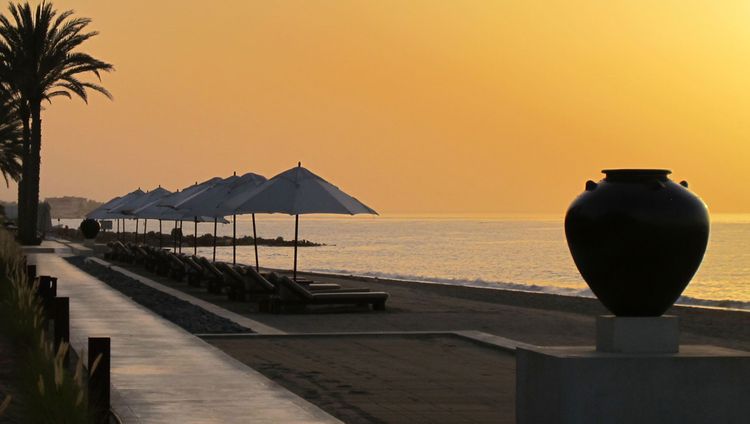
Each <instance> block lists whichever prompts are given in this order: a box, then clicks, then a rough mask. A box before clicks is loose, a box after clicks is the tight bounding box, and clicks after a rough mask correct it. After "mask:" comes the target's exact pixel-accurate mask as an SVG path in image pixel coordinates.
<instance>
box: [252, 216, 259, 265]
mask: <svg viewBox="0 0 750 424" xmlns="http://www.w3.org/2000/svg"><path fill="white" fill-rule="evenodd" d="M253 245H255V270H256V271H258V272H260V266H259V265H258V236H257V235H256V234H255V214H253Z"/></svg>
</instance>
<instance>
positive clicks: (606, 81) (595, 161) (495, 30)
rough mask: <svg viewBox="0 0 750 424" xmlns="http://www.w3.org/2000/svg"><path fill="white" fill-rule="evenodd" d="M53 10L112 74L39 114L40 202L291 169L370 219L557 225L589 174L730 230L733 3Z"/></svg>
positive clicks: (745, 76) (743, 191)
mask: <svg viewBox="0 0 750 424" xmlns="http://www.w3.org/2000/svg"><path fill="white" fill-rule="evenodd" d="M54 4H55V5H56V6H57V7H58V8H60V9H63V8H64V9H67V8H73V9H75V10H76V11H77V12H78V14H79V15H81V16H87V17H91V18H93V19H94V24H93V28H94V29H97V30H99V31H100V32H101V35H100V36H98V37H96V38H95V39H94V40H92V41H90V42H89V44H88V46H87V47H86V49H85V50H87V51H88V52H90V53H92V54H94V55H95V56H97V57H99V58H101V59H104V60H107V61H110V62H111V63H113V64H114V65H115V66H116V68H117V71H116V72H115V73H113V74H111V75H107V76H105V77H104V84H105V85H106V86H107V87H108V88H109V89H110V90H111V91H112V92H113V94H114V96H115V101H114V102H109V101H107V100H106V99H104V98H103V97H101V96H97V97H95V98H94V99H92V101H91V102H90V104H89V106H86V105H84V104H83V102H81V101H68V100H65V99H60V98H58V99H56V100H55V103H54V104H53V105H52V106H49V107H47V109H46V110H45V112H44V115H43V119H44V126H43V145H42V162H43V164H42V166H43V170H42V197H46V196H60V195H79V196H85V197H89V198H94V199H97V200H106V199H108V198H110V197H113V196H115V195H118V194H121V193H124V192H127V191H130V190H133V189H135V188H137V187H139V186H140V187H142V188H144V189H147V188H153V187H155V186H156V185H158V184H161V185H162V186H164V187H166V188H168V189H176V188H180V187H183V186H186V185H188V184H190V183H192V182H194V181H196V180H198V181H200V180H204V179H207V178H209V177H212V176H215V175H220V176H227V175H230V174H231V173H232V171H238V173H241V172H246V171H251V170H252V171H254V172H257V173H260V174H263V175H265V176H267V177H271V176H273V175H275V174H276V173H278V172H280V171H282V170H285V169H287V168H289V167H291V166H294V165H295V164H296V162H297V161H298V160H301V161H302V163H303V164H304V165H306V166H307V167H308V168H310V169H311V170H312V171H313V172H316V173H318V174H319V175H321V176H322V177H324V178H326V179H328V180H329V181H331V182H333V183H334V184H337V185H338V186H339V187H341V188H342V189H344V190H345V191H347V192H349V193H350V194H353V195H354V196H357V197H358V198H360V199H361V200H363V201H364V202H365V203H367V204H368V205H370V206H372V207H373V208H375V209H377V210H378V211H380V212H381V213H391V212H547V213H562V212H564V210H565V209H566V208H567V206H568V204H569V203H570V201H571V200H572V198H573V197H574V196H575V195H577V194H578V193H579V192H581V191H582V190H583V186H584V182H585V180H586V179H589V178H591V179H599V178H600V174H599V170H600V169H603V168H611V167H666V168H670V169H673V170H674V179H676V180H680V179H687V180H688V181H689V182H690V186H691V188H692V189H694V190H695V191H696V192H697V193H698V194H699V195H700V196H701V197H702V198H703V199H704V200H705V201H706V203H707V204H708V205H709V207H710V208H711V210H712V211H714V212H748V211H750V195H748V194H747V193H748V191H747V188H748V187H750V166H749V165H750V124H749V123H748V122H749V121H748V112H750V24H749V23H750V3H747V2H744V1H722V2H706V1H665V0H662V1H658V2H653V1H632V0H628V1H625V0H622V1H607V2H601V1H593V0H591V1H571V0H564V1H544V2H526V1H515V2H511V1H444V2H443V1H433V0H425V1H400V0H398V1H383V0H372V1H356V2H352V1H344V0H341V1H278V2H272V1H240V0H237V1H220V2H206V1H186V0H183V1H158V2H157V1H127V2H109V1H107V2H103V1H95V0H90V1H84V0H81V1H55V2H54ZM0 197H2V198H4V199H13V198H14V197H15V188H12V189H11V190H8V189H5V188H3V189H2V191H1V192H0Z"/></svg>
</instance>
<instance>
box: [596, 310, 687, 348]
mask: <svg viewBox="0 0 750 424" xmlns="http://www.w3.org/2000/svg"><path fill="white" fill-rule="evenodd" d="M596 350H597V351H599V352H610V353H677V352H678V351H679V350H680V322H679V319H678V318H677V317H676V316H672V315H664V316H661V317H616V316H614V315H602V316H599V317H596Z"/></svg>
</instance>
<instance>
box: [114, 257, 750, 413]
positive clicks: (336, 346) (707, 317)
mask: <svg viewBox="0 0 750 424" xmlns="http://www.w3.org/2000/svg"><path fill="white" fill-rule="evenodd" d="M128 268H130V269H131V270H133V271H135V272H138V273H140V274H142V275H144V276H147V277H149V278H152V279H154V280H157V281H159V282H161V283H163V284H166V285H168V286H171V287H174V288H177V289H179V290H182V291H184V292H187V293H189V294H191V295H193V296H196V297H199V298H201V299H204V300H208V301H211V302H213V303H216V304H217V305H219V306H221V307H223V308H226V309H229V310H231V311H234V312H236V313H239V314H242V315H245V316H247V317H249V318H251V319H254V320H256V321H259V322H262V323H264V324H266V325H269V326H272V327H276V328H278V329H280V330H282V331H284V332H287V333H356V332H409V331H435V332H439V331H460V330H476V331H482V332H486V333H490V334H493V335H497V336H502V337H506V338H510V339H514V340H517V341H520V342H524V343H528V344H534V345H542V346H554V345H593V344H594V336H595V327H594V323H595V317H596V316H597V315H601V314H606V313H607V312H606V310H605V309H604V308H603V307H602V306H601V305H600V304H599V303H598V301H597V300H595V299H586V298H575V297H568V296H558V295H551V294H541V293H528V292H519V291H509V290H492V289H484V288H471V287H463V286H449V285H439V284H423V283H415V282H404V281H394V280H383V279H379V280H376V279H372V278H360V277H346V276H333V275H320V274H310V273H300V274H299V275H300V276H302V277H306V278H311V279H314V280H316V281H320V282H335V283H338V284H340V285H341V286H342V287H367V288H369V289H371V290H375V291H387V292H389V293H390V298H389V300H388V304H387V310H386V311H384V312H374V311H369V310H365V309H362V308H354V307H332V308H318V309H313V310H310V311H308V312H306V313H292V314H279V315H275V314H266V313H258V312H257V310H256V307H255V306H254V305H253V304H250V303H240V302H230V301H228V300H227V299H226V297H225V296H221V295H212V294H208V293H206V291H205V289H203V288H195V287H190V286H188V285H187V284H185V283H177V282H174V281H171V280H169V279H166V278H159V277H155V276H154V275H153V274H150V273H148V272H146V271H144V270H142V269H139V268H134V267H128ZM669 313H670V314H673V315H677V316H679V317H680V320H681V324H680V327H681V341H682V343H683V344H712V345H717V346H724V347H729V348H734V349H740V350H750V326H748V325H747V323H748V317H750V315H749V314H748V313H747V312H742V311H729V310H718V309H707V308H697V307H682V306H676V307H673V308H672V309H671V310H670V311H669ZM206 340H207V341H208V342H209V343H211V344H213V345H214V346H216V347H218V348H220V349H222V350H224V351H225V352H227V353H228V354H230V355H232V356H233V357H235V358H237V359H238V360H240V361H242V362H244V363H245V364H247V365H249V366H251V367H252V368H254V369H256V370H258V371H260V372H261V373H263V374H265V375H266V376H267V377H269V378H271V379H273V380H274V381H276V382H278V383H280V384H282V385H283V386H284V387H286V388H287V389H289V390H291V391H293V392H295V393H296V394H298V395H299V396H301V397H303V398H305V399H307V400H309V401H310V402H312V403H315V404H316V405H319V406H320V407H321V408H323V409H324V410H326V411H327V412H329V413H331V414H332V415H334V416H337V417H339V418H340V419H342V420H344V421H345V422H353V423H359V422H362V423H364V422H376V423H377V422H386V423H391V422H394V423H395V422H409V423H417V422H431V423H438V422H446V423H452V422H513V421H514V418H513V417H514V407H515V405H514V396H515V358H514V356H513V354H512V352H509V351H507V350H503V349H499V348H493V347H488V346H486V345H482V344H481V343H477V342H473V341H470V340H468V339H461V338H458V337H456V336H451V335H431V336H426V335H380V336H361V335H354V336H334V335H330V336H325V335H324V336H268V337H262V336H250V337H221V338H207V339H206Z"/></svg>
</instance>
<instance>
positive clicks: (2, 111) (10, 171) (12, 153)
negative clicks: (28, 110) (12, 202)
mask: <svg viewBox="0 0 750 424" xmlns="http://www.w3.org/2000/svg"><path fill="white" fill-rule="evenodd" d="M15 101H16V99H14V98H13V97H12V95H11V94H10V93H8V92H7V91H5V90H2V89H0V174H2V175H3V179H5V185H6V186H8V185H9V179H12V180H14V181H18V180H19V178H21V162H20V160H21V148H22V142H21V120H20V119H19V115H18V111H17V108H16V104H15Z"/></svg>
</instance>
